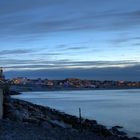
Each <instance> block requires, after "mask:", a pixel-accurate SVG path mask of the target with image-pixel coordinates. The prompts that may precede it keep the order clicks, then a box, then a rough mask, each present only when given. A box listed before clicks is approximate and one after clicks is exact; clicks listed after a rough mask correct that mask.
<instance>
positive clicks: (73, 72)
mask: <svg viewBox="0 0 140 140" xmlns="http://www.w3.org/2000/svg"><path fill="white" fill-rule="evenodd" d="M139 69H140V65H139V66H133V67H124V68H112V67H111V68H90V69H53V70H52V69H51V70H49V69H43V70H22V71H15V70H14V71H7V72H5V74H6V76H7V78H12V77H16V76H17V77H18V76H20V77H21V76H25V77H29V78H39V77H41V78H49V79H65V78H69V77H76V78H82V79H93V80H128V81H139V77H140V72H139Z"/></svg>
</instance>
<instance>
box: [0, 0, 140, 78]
mask: <svg viewBox="0 0 140 140" xmlns="http://www.w3.org/2000/svg"><path fill="white" fill-rule="evenodd" d="M0 66H2V67H4V68H5V74H6V76H7V77H16V76H28V77H47V78H51V79H63V78H66V77H79V78H86V79H99V80H104V79H108V80H140V0H0Z"/></svg>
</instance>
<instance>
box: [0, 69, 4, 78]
mask: <svg viewBox="0 0 140 140" xmlns="http://www.w3.org/2000/svg"><path fill="white" fill-rule="evenodd" d="M4 79H5V76H4V74H3V68H2V67H0V80H4Z"/></svg>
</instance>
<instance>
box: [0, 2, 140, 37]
mask: <svg viewBox="0 0 140 140" xmlns="http://www.w3.org/2000/svg"><path fill="white" fill-rule="evenodd" d="M8 2H9V4H8ZM78 2H80V1H79V0H78V1H77V2H76V3H75V1H74V0H72V1H71V2H68V3H66V2H64V0H58V1H57V0H55V1H54V2H51V1H50V0H49V1H48V0H47V1H43V0H41V1H35V2H34V1H33V0H31V1H26V0H25V1H23V2H22V3H20V4H19V1H17V0H16V1H15V2H10V1H8V0H7V1H6V2H2V6H1V7H0V9H1V10H0V15H1V18H0V19H1V20H0V30H1V32H2V35H3V36H4V35H5V36H6V35H7V34H8V35H12V36H13V35H15V36H18V35H29V34H30V35H41V34H49V33H54V32H55V33H56V32H70V31H71V32H74V31H85V30H86V31H90V30H93V31H106V30H108V31H112V30H114V31H117V30H126V29H130V28H134V27H135V26H139V25H140V10H139V9H136V10H135V9H133V10H130V11H128V9H127V10H126V11H125V10H120V11H119V10H109V8H108V6H107V8H108V10H107V9H105V8H104V7H102V6H101V4H100V3H103V1H102V0H100V1H99V2H97V1H92V0H88V1H87V2H86V3H85V2H84V1H83V0H82V1H81V2H80V3H81V5H79V3H78ZM61 3H63V4H62V5H61ZM73 3H75V6H74V5H73ZM107 3H108V4H112V2H111V1H109V0H108V1H107V2H106V4H107ZM119 3H124V2H122V1H121V2H119ZM10 4H12V5H10ZM94 5H98V6H101V8H102V9H101V8H100V7H99V9H97V10H98V11H96V10H94V7H95V6H94ZM7 6H8V8H6V7H7ZM77 6H79V8H82V7H83V6H85V10H84V9H83V10H82V9H79V8H78V7H77ZM91 6H93V7H91ZM112 6H113V8H114V9H115V4H112ZM88 7H89V8H88ZM76 8H77V9H76ZM91 8H92V9H91ZM5 9H8V10H7V11H6V10H5ZM71 9H74V10H71ZM95 9H96V8H95ZM99 10H100V11H99ZM63 11H65V12H63ZM44 13H46V14H44Z"/></svg>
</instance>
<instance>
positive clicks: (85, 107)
mask: <svg viewBox="0 0 140 140" xmlns="http://www.w3.org/2000/svg"><path fill="white" fill-rule="evenodd" d="M13 97H14V98H18V99H23V100H25V101H30V102H32V103H35V104H39V105H43V106H49V107H52V108H55V109H57V110H60V111H62V112H66V113H68V114H72V115H76V116H78V109H79V108H81V110H82V117H84V118H88V119H94V120H97V121H98V122H99V123H101V124H104V125H106V126H108V127H111V126H114V125H119V126H123V127H124V129H125V130H126V131H127V132H129V134H131V133H132V134H133V135H136V136H139V134H140V89H128V90H87V91H86V90H83V91H47V92H23V93H22V94H21V95H16V96H13Z"/></svg>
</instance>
